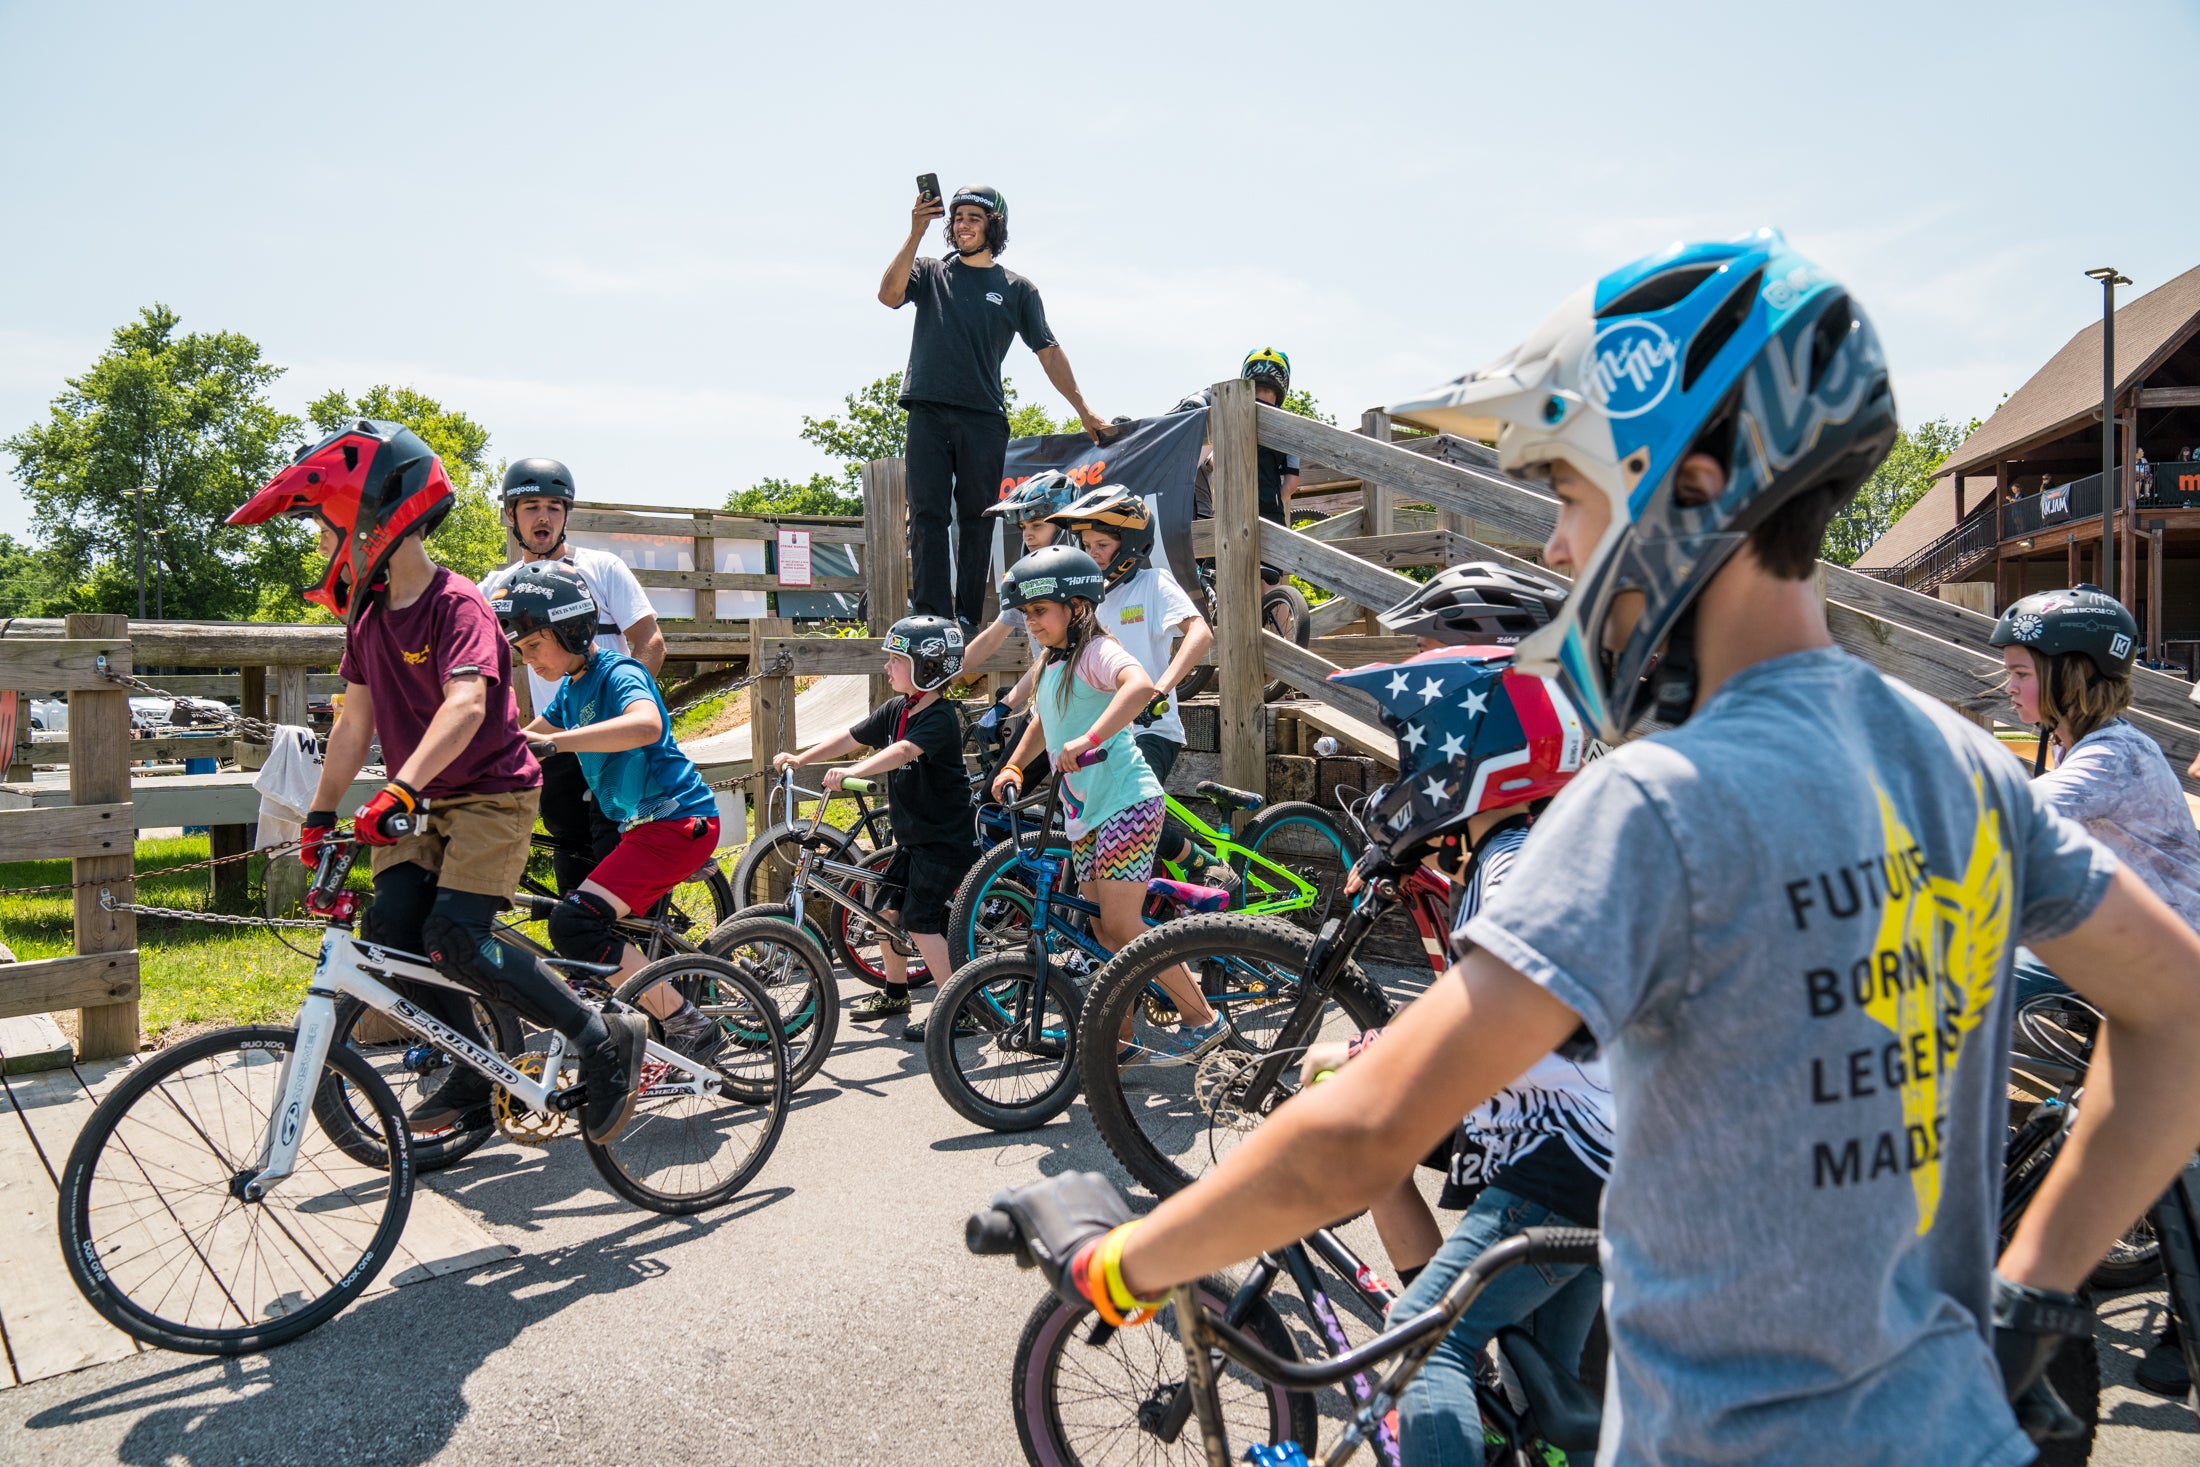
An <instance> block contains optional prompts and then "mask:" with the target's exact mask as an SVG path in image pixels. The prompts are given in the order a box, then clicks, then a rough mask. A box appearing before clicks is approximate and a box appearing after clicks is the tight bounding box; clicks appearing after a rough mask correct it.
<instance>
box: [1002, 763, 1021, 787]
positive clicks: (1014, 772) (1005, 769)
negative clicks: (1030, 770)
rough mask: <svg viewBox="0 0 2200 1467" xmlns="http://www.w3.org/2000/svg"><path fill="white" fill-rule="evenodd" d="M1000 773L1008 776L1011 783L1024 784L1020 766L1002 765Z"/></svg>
mask: <svg viewBox="0 0 2200 1467" xmlns="http://www.w3.org/2000/svg"><path fill="white" fill-rule="evenodd" d="M1001 773H1002V774H1005V775H1008V776H1009V779H1010V782H1011V783H1014V784H1022V783H1023V782H1024V766H1023V765H1021V764H1003V765H1002V766H1001Z"/></svg>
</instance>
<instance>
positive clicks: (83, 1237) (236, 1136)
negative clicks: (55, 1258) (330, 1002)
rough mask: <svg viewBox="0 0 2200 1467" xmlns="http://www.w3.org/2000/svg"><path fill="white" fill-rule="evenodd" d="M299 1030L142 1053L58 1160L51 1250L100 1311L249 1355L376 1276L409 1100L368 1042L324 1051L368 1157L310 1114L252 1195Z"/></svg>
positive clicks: (400, 1165) (235, 1033)
mask: <svg viewBox="0 0 2200 1467" xmlns="http://www.w3.org/2000/svg"><path fill="white" fill-rule="evenodd" d="M296 1041H297V1032H296V1031H295V1030H292V1029H278V1028H274V1027H272V1026H265V1025H261V1026H253V1027H248V1028H240V1029H224V1030H221V1031H220V1032H219V1033H214V1034H202V1035H200V1036H199V1037H198V1038H196V1039H187V1040H185V1041H184V1042H183V1043H181V1044H179V1045H177V1046H175V1047H174V1048H173V1049H167V1050H163V1051H161V1052H160V1053H159V1054H156V1055H154V1056H152V1057H151V1058H150V1059H148V1060H146V1061H145V1062H144V1063H143V1064H141V1065H139V1066H138V1067H137V1068H136V1069H134V1070H132V1071H131V1072H130V1073H129V1075H128V1076H127V1077H126V1078H125V1079H124V1080H123V1081H122V1083H121V1084H119V1085H117V1086H116V1087H115V1089H114V1091H113V1093H112V1094H110V1095H109V1096H108V1097H107V1098H106V1099H105V1100H103V1101H101V1102H100V1104H99V1108H98V1109H96V1110H94V1111H93V1112H92V1116H91V1119H90V1120H88V1121H86V1122H85V1123H84V1129H83V1131H82V1132H81V1133H80V1134H79V1135H78V1136H77V1138H76V1145H75V1146H73V1147H72V1148H70V1151H69V1159H68V1163H67V1165H66V1166H65V1167H64V1168H63V1169H62V1173H61V1199H60V1232H61V1256H62V1259H63V1260H64V1261H65V1262H66V1263H67V1264H68V1268H69V1276H70V1277H71V1278H72V1279H74V1280H75V1281H76V1286H77V1288H78V1289H80V1290H82V1291H83V1294H84V1297H85V1298H86V1299H87V1300H89V1301H90V1303H91V1305H92V1307H93V1308H94V1309H96V1310H98V1311H99V1312H100V1314H101V1315H102V1316H103V1317H104V1318H105V1319H106V1320H107V1321H108V1323H110V1324H112V1325H114V1326H115V1328H117V1329H119V1330H121V1331H122V1332H123V1333H125V1334H128V1335H130V1336H132V1337H133V1338H135V1339H138V1340H142V1341H144V1342H145V1343H146V1344H148V1345H157V1346H159V1347H161V1348H162V1349H165V1350H181V1351H184V1352H186V1353H188V1354H196V1355H241V1354H244V1353H246V1352H248V1351H253V1350H264V1349H267V1348H269V1347H270V1346H274V1345H279V1344H281V1343H282V1342H283V1341H285V1340H289V1339H295V1338H296V1337H297V1336H299V1335H302V1334H304V1333H305V1332H306V1331H307V1330H310V1329H313V1328H314V1327H315V1326H317V1325H320V1324H324V1323H326V1322H327V1321H328V1320H329V1319H331V1318H333V1317H334V1316H335V1315H336V1313H337V1312H338V1311H339V1310H341V1309H342V1308H343V1307H344V1306H345V1305H346V1304H348V1303H350V1302H351V1301H352V1300H353V1299H355V1298H357V1297H358V1296H359V1293H360V1291H362V1290H363V1289H365V1288H366V1287H367V1285H368V1284H370V1283H372V1282H373V1281H374V1278H375V1276H376V1275H377V1274H379V1273H380V1272H381V1271H382V1266H383V1265H384V1264H385V1263H386V1262H388V1260H389V1256H390V1253H391V1251H392V1250H393V1249H394V1248H395V1247H396V1245H397V1240H398V1237H399V1235H400V1234H402V1233H403V1232H404V1230H405V1217H406V1214H407V1213H408V1212H409V1211H410V1210H411V1207H412V1189H413V1166H412V1150H411V1148H410V1146H409V1145H407V1144H406V1141H405V1139H404V1138H405V1136H406V1131H405V1121H404V1115H403V1113H402V1112H400V1111H399V1110H398V1108H397V1100H396V1098H395V1097H394V1096H392V1095H391V1094H390V1088H389V1086H387V1085H385V1084H383V1083H382V1078H381V1076H379V1075H377V1074H376V1073H375V1071H374V1066H372V1065H371V1064H369V1063H368V1062H367V1060H366V1058H365V1057H364V1056H362V1055H360V1054H358V1053H356V1052H354V1051H352V1050H349V1049H345V1048H343V1047H341V1046H331V1047H330V1050H329V1056H328V1063H329V1066H330V1067H331V1068H332V1069H334V1070H335V1071H336V1072H337V1073H338V1074H340V1075H342V1076H343V1078H344V1082H345V1083H346V1084H347V1085H348V1086H350V1087H351V1089H352V1090H353V1091H354V1092H355V1094H356V1095H357V1097H358V1103H359V1104H360V1105H362V1106H363V1107H364V1108H365V1110H366V1111H367V1112H368V1113H369V1115H370V1116H371V1117H372V1124H373V1125H374V1127H375V1129H376V1131H377V1132H378V1133H379V1134H381V1135H384V1136H389V1137H393V1138H397V1144H396V1145H395V1146H394V1147H389V1148H376V1150H377V1153H378V1154H379V1156H380V1158H381V1160H380V1163H379V1164H378V1165H368V1164H364V1163H362V1162H360V1161H358V1160H356V1159H355V1158H353V1157H351V1156H349V1155H347V1154H346V1153H345V1151H344V1149H343V1148H342V1147H340V1146H338V1145H337V1144H336V1142H335V1140H334V1139H333V1138H332V1137H331V1136H330V1135H329V1134H328V1132H327V1131H326V1130H324V1129H323V1128H322V1127H321V1126H320V1125H319V1124H318V1123H316V1124H312V1125H308V1126H306V1127H305V1128H304V1134H303V1135H302V1136H301V1138H300V1140H299V1145H298V1162H297V1167H296V1170H294V1171H293V1172H292V1173H291V1175H290V1176H288V1177H286V1178H284V1179H282V1180H281V1181H278V1182H275V1183H272V1184H271V1185H270V1186H269V1188H268V1190H267V1192H266V1194H265V1195H264V1196H263V1197H261V1198H260V1199H259V1200H258V1201H252V1202H248V1201H245V1200H243V1199H242V1198H240V1197H239V1196H237V1195H236V1194H235V1193H234V1192H233V1191H232V1190H231V1188H232V1185H233V1184H234V1183H235V1182H237V1181H238V1180H239V1179H240V1178H242V1177H244V1176H245V1175H246V1174H248V1173H250V1172H251V1171H253V1170H254V1169H255V1168H256V1167H257V1166H258V1164H259V1156H260V1154H261V1148H262V1146H263V1145H264V1144H265V1143H266V1142H267V1140H268V1137H269V1132H270V1130H271V1128H272V1127H273V1125H274V1123H275V1111H276V1107H277V1105H278V1104H279V1102H280V1100H281V1098H282V1097H281V1086H282V1079H283V1075H284V1072H285V1071H286V1070H287V1069H288V1068H289V1063H288V1062H289V1060H290V1056H291V1048H292V1046H293V1045H294V1044H295V1043H296Z"/></svg>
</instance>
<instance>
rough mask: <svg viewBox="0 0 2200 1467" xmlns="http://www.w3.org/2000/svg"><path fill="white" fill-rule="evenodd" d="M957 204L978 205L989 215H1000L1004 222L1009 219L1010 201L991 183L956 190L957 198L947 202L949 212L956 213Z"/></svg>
mask: <svg viewBox="0 0 2200 1467" xmlns="http://www.w3.org/2000/svg"><path fill="white" fill-rule="evenodd" d="M957 204H976V205H977V206H978V207H979V208H981V209H983V210H985V211H986V213H988V214H998V215H1000V216H1001V218H1002V219H1003V220H1004V221H1005V220H1006V219H1007V218H1008V200H1007V199H1006V198H1005V197H1003V196H1002V194H1001V191H1000V190H999V189H997V188H995V187H993V185H991V184H989V183H966V184H964V185H963V186H962V187H961V188H959V189H956V190H955V196H954V197H953V198H951V199H949V200H948V201H947V212H948V213H950V214H952V213H954V212H955V206H956V205H957Z"/></svg>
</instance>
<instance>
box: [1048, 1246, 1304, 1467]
mask: <svg viewBox="0 0 2200 1467" xmlns="http://www.w3.org/2000/svg"><path fill="white" fill-rule="evenodd" d="M1231 1293H1232V1289H1231V1287H1230V1285H1229V1283H1228V1282H1227V1281H1225V1280H1222V1279H1215V1278H1209V1279H1202V1280H1201V1281H1200V1286H1199V1294H1200V1303H1201V1304H1202V1305H1203V1306H1204V1307H1206V1308H1208V1309H1211V1310H1213V1311H1214V1312H1215V1313H1216V1314H1218V1315H1219V1314H1222V1313H1223V1312H1225V1311H1226V1310H1227V1309H1228V1308H1229V1304H1230V1295H1231ZM1093 1313H1094V1311H1093V1308H1092V1306H1091V1305H1089V1304H1074V1305H1073V1304H1071V1303H1070V1302H1069V1301H1068V1300H1066V1299H1063V1298H1062V1297H1060V1296H1059V1295H1055V1294H1049V1295H1048V1296H1047V1297H1045V1298H1044V1299H1041V1300H1040V1301H1039V1302H1038V1304H1037V1305H1036V1306H1034V1307H1033V1309H1032V1311H1031V1314H1030V1317H1029V1318H1027V1319H1026V1320H1025V1321H1024V1328H1023V1333H1022V1335H1021V1336H1020V1337H1019V1338H1018V1339H1017V1341H1016V1364H1015V1367H1014V1370H1013V1372H1012V1373H1011V1374H1010V1376H1009V1406H1010V1409H1011V1411H1012V1412H1013V1414H1014V1415H1015V1418H1016V1436H1017V1440H1018V1441H1019V1442H1020V1443H1021V1444H1022V1446H1023V1449H1024V1460H1025V1461H1026V1462H1028V1463H1030V1464H1031V1467H1100V1464H1103V1463H1115V1462H1121V1461H1138V1462H1184V1463H1188V1464H1191V1463H1196V1464H1201V1467H1204V1464H1205V1462H1206V1460H1207V1458H1206V1455H1205V1449H1204V1446H1203V1444H1202V1442H1201V1439H1200V1432H1199V1422H1198V1420H1197V1418H1196V1417H1195V1418H1194V1419H1193V1420H1191V1421H1187V1422H1186V1423H1185V1425H1184V1430H1183V1432H1182V1434H1180V1435H1179V1436H1178V1437H1177V1439H1176V1442H1175V1443H1174V1445H1173V1446H1164V1445H1163V1444H1162V1442H1161V1440H1160V1438H1159V1437H1158V1436H1157V1435H1156V1434H1155V1433H1154V1431H1153V1430H1152V1429H1150V1428H1149V1427H1148V1426H1145V1425H1143V1424H1141V1421H1140V1412H1141V1408H1142V1407H1147V1406H1149V1404H1150V1403H1152V1402H1155V1401H1159V1400H1163V1399H1165V1398H1166V1395H1168V1394H1173V1391H1172V1390H1171V1388H1172V1387H1174V1388H1175V1389H1177V1390H1181V1389H1183V1388H1184V1347H1183V1344H1182V1342H1181V1340H1180V1339H1179V1337H1178V1336H1177V1335H1176V1333H1175V1328H1176V1311H1175V1309H1174V1307H1173V1306H1164V1307H1163V1309H1162V1311H1161V1313H1160V1314H1159V1315H1158V1316H1156V1317H1155V1318H1154V1319H1153V1320H1152V1321H1151V1322H1150V1323H1149V1324H1147V1325H1144V1326H1141V1327H1140V1328H1138V1329H1109V1328H1107V1326H1105V1325H1102V1324H1099V1323H1098V1322H1097V1321H1095V1322H1094V1324H1093V1327H1092V1328H1090V1329H1087V1328H1085V1324H1086V1321H1087V1320H1088V1319H1091V1318H1092V1316H1093ZM1242 1328H1243V1329H1244V1330H1245V1331H1246V1333H1248V1334H1250V1335H1252V1336H1253V1337H1254V1338H1255V1339H1258V1340H1259V1341H1260V1342H1261V1343H1262V1344H1264V1345H1266V1346H1267V1347H1268V1348H1269V1349H1270V1350H1273V1351H1274V1352H1275V1353H1276V1354H1278V1355H1280V1356H1282V1357H1283V1358H1284V1359H1286V1360H1296V1359H1298V1358H1299V1352H1298V1349H1297V1347H1296V1345H1294V1343H1293V1342H1292V1339H1291V1331H1290V1330H1289V1328H1288V1327H1286V1326H1285V1324H1284V1322H1283V1319H1282V1317H1281V1316H1279V1315H1278V1314H1277V1313H1276V1309H1275V1306H1274V1305H1273V1304H1270V1303H1269V1302H1268V1301H1267V1300H1266V1299H1258V1300H1255V1301H1254V1303H1253V1305H1252V1308H1251V1309H1249V1310H1248V1311H1247V1312H1246V1316H1245V1320H1244V1323H1243V1326H1242ZM1116 1374H1120V1375H1121V1376H1122V1377H1123V1380H1122V1384H1121V1386H1120V1387H1119V1388H1116V1389H1110V1388H1109V1386H1108V1382H1107V1378H1108V1377H1112V1376H1114V1375H1116ZM1071 1384H1074V1385H1076V1386H1077V1387H1078V1389H1077V1391H1076V1392H1075V1393H1074V1395H1073V1394H1072V1393H1071V1392H1069V1391H1067V1390H1066V1389H1065V1387H1066V1386H1068V1385H1071ZM1216 1387H1217V1394H1218V1395H1221V1396H1222V1408H1223V1421H1224V1424H1225V1427H1226V1429H1228V1430H1229V1433H1230V1439H1231V1447H1232V1449H1233V1450H1237V1451H1242V1450H1243V1449H1244V1448H1245V1447H1247V1446H1249V1445H1251V1444H1252V1440H1253V1438H1254V1437H1256V1436H1257V1437H1259V1439H1260V1441H1261V1442H1262V1443H1264V1444H1267V1445H1280V1444H1281V1443H1283V1442H1285V1441H1292V1442H1296V1443H1298V1445H1299V1449H1300V1450H1301V1451H1302V1452H1305V1453H1308V1454H1311V1453H1312V1452H1313V1451H1314V1447H1315V1443H1314V1437H1315V1433H1316V1431H1317V1429H1318V1417H1317V1414H1316V1411H1317V1405H1316V1400H1315V1398H1314V1397H1313V1396H1312V1395H1310V1394H1307V1393H1305V1392H1300V1391H1292V1390H1287V1389H1286V1388H1284V1387H1283V1386H1280V1385H1275V1384H1273V1383H1270V1382H1267V1381H1262V1380H1260V1379H1258V1378H1257V1377H1255V1376H1254V1375H1252V1373H1251V1372H1249V1371H1247V1370H1246V1369H1245V1368H1244V1367H1243V1366H1241V1365H1238V1364H1237V1363H1236V1362H1234V1361H1231V1362H1227V1363H1226V1364H1225V1366H1224V1368H1223V1370H1222V1372H1221V1374H1220V1375H1219V1376H1218V1378H1217V1381H1216ZM1233 1407H1235V1409H1233ZM1088 1422H1089V1423H1090V1429H1091V1431H1092V1432H1093V1433H1094V1434H1099V1433H1108V1436H1107V1437H1106V1438H1105V1440H1104V1441H1103V1442H1102V1443H1100V1444H1096V1445H1094V1446H1090V1447H1086V1448H1085V1449H1084V1450H1080V1447H1079V1441H1078V1440H1076V1438H1081V1437H1083V1436H1084V1435H1085V1434H1086V1425H1087V1423H1088ZM1110 1443H1112V1445H1110ZM1126 1445H1127V1446H1128V1448H1129V1449H1128V1450H1124V1447H1125V1446H1126Z"/></svg>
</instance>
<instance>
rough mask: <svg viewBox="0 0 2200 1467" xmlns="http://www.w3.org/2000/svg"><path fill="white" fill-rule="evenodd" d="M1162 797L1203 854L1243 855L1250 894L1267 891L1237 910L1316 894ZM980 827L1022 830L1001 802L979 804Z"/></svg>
mask: <svg viewBox="0 0 2200 1467" xmlns="http://www.w3.org/2000/svg"><path fill="white" fill-rule="evenodd" d="M1161 801H1162V809H1163V810H1164V811H1166V812H1167V813H1168V814H1169V815H1171V816H1173V817H1175V818H1176V819H1177V820H1179V821H1181V822H1182V823H1183V824H1184V825H1185V826H1186V828H1187V829H1188V831H1189V832H1190V835H1191V840H1192V845H1193V848H1194V849H1195V850H1198V851H1199V853H1200V854H1201V855H1205V856H1212V857H1215V858H1218V859H1220V860H1221V861H1223V862H1224V863H1226V864H1227V863H1230V862H1232V861H1234V860H1236V859H1237V858H1239V857H1242V858H1243V866H1242V868H1238V867H1233V868H1232V869H1236V870H1238V874H1239V875H1240V876H1242V877H1244V878H1245V883H1246V887H1247V894H1248V895H1249V896H1250V895H1252V893H1253V892H1254V891H1255V890H1257V891H1259V892H1262V893H1267V894H1266V895H1262V896H1260V897H1258V899H1256V900H1252V901H1249V902H1248V903H1247V904H1246V905H1245V906H1242V907H1239V908H1237V910H1238V911H1241V912H1247V913H1251V914H1253V915H1256V916H1258V915H1261V914H1268V915H1275V914H1278V913H1282V912H1295V911H1297V910H1299V908H1301V907H1303V906H1306V905H1307V904H1309V903H1310V902H1312V901H1313V899H1314V896H1315V891H1314V883H1312V882H1311V881H1308V880H1307V879H1306V878H1305V877H1303V876H1301V875H1299V874H1298V873H1297V872H1296V871H1293V870H1291V869H1290V868H1289V867H1287V866H1280V865H1278V864H1277V863H1276V862H1274V861H1272V860H1270V859H1269V858H1268V857H1266V856H1264V855H1262V854H1261V853H1260V852H1259V851H1256V850H1254V849H1253V848H1252V847H1250V846H1244V845H1240V844H1238V842H1237V841H1236V840H1235V839H1234V838H1233V837H1232V836H1231V835H1230V834H1229V833H1228V832H1226V831H1218V830H1216V829H1215V828H1214V827H1213V826H1211V825H1209V824H1207V822H1206V821H1204V820H1201V819H1200V818H1199V817H1198V816H1197V815H1194V814H1193V813H1192V812H1191V811H1189V810H1187V809H1185V808H1184V806H1183V805H1181V804H1179V803H1177V798H1176V796H1174V795H1172V794H1168V793H1167V792H1163V794H1162V796H1161ZM978 828H979V829H980V831H982V832H990V833H992V834H994V835H996V836H1003V837H1005V836H1013V835H1018V834H1021V831H1020V830H1019V829H1018V827H1017V824H1016V822H1015V821H1014V820H1013V819H1012V818H1011V817H1009V816H1008V815H1007V814H1005V813H1004V812H1003V811H1002V810H1001V807H1000V806H998V805H981V806H979V808H978ZM1161 864H1162V865H1163V866H1165V867H1167V868H1168V870H1169V871H1170V873H1171V874H1172V875H1174V876H1175V877H1176V878H1177V879H1179V880H1181V879H1183V875H1184V868H1183V867H1182V866H1180V865H1178V864H1177V863H1176V862H1174V861H1163V862H1162V863H1161ZM1255 867H1258V868H1259V872H1258V874H1256V872H1255V870H1254V868H1255Z"/></svg>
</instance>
